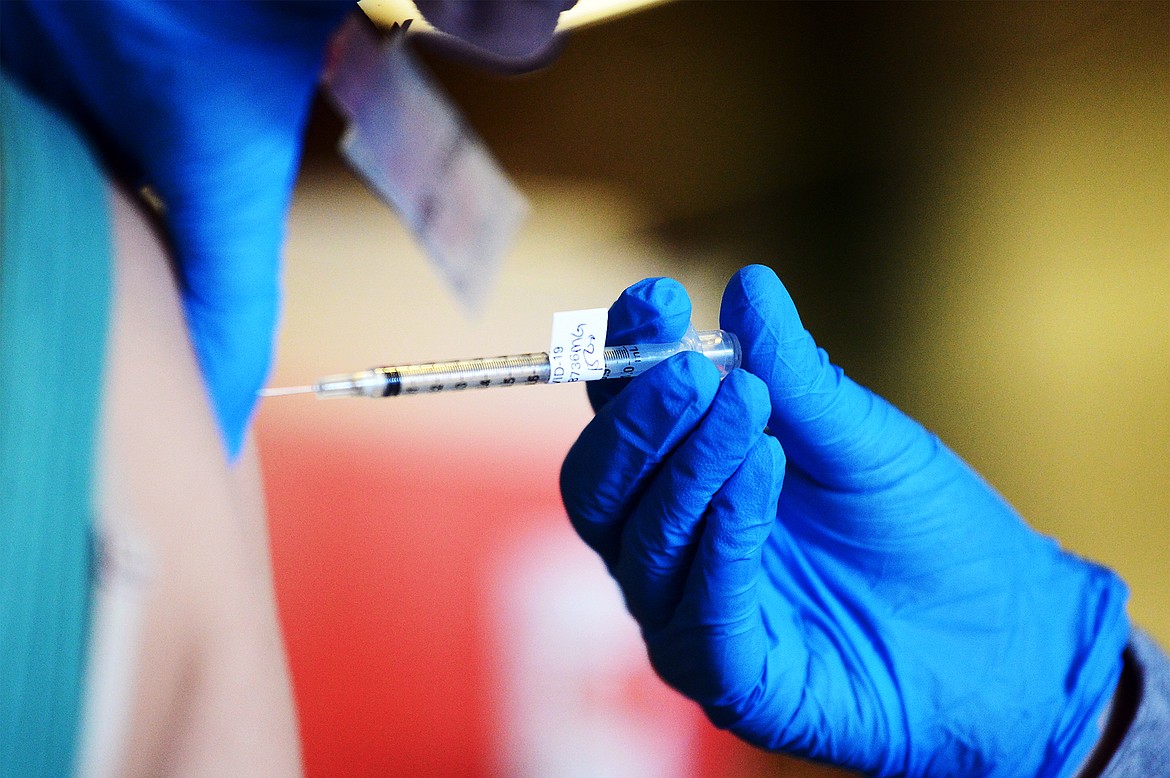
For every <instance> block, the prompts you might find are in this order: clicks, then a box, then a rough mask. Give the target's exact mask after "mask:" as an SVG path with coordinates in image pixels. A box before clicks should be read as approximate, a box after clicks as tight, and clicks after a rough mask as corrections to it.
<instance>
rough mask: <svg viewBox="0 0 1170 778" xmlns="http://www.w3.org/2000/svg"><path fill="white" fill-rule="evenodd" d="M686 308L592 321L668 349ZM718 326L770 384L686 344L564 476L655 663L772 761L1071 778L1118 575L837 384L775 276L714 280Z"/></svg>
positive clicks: (1116, 643) (1106, 652) (1108, 656)
mask: <svg viewBox="0 0 1170 778" xmlns="http://www.w3.org/2000/svg"><path fill="white" fill-rule="evenodd" d="M687 318H689V303H687V302H686V299H685V293H683V292H682V290H681V287H679V286H678V285H677V284H674V283H673V282H668V281H657V282H648V283H647V282H644V283H642V284H639V285H636V286H635V287H632V288H631V289H630V290H629V291H627V292H626V293H625V294H624V295H623V296H622V297H621V298H620V299H619V300H618V301H617V303H616V304H615V305H614V307H613V308H612V309H611V313H610V322H611V323H610V333H611V335H612V337H613V340H614V342H616V341H638V340H653V339H655V338H656V337H658V336H663V337H662V339H663V340H666V339H669V337H672V336H676V335H677V334H678V333H679V332H681V327H682V326H683V323H684V322H685V320H686V319H687ZM721 320H722V326H723V328H724V329H727V330H730V331H732V332H735V333H737V334H738V335H739V337H740V341H741V343H742V345H743V348H744V367H745V368H746V369H747V370H748V371H750V372H751V373H753V374H754V375H755V376H759V379H762V381H763V384H764V385H766V393H764V394H765V396H761V392H760V391H758V390H759V389H761V388H762V387H761V386H760V382H759V379H757V378H755V377H754V376H753V377H749V376H745V375H744V374H743V373H742V372H738V371H737V372H736V373H733V374H732V376H730V377H729V378H728V379H727V380H726V381H724V384H723V385H722V386H718V385H717V382H716V378H715V375H714V372H715V371H714V369H713V368H709V367H707V366H704V365H703V364H702V361H703V360H702V358H701V357H696V356H694V355H685V356H680V357H675V358H673V359H672V360H670V361H668V362H666V363H664V364H663V365H660V366H658V367H655V368H654V369H653V370H650V371H648V372H647V373H646V374H644V375H643V376H640V377H639V378H636V379H633V380H632V381H630V382H629V384H628V385H627V386H626V387H625V388H624V389H622V390H621V391H620V393H619V394H617V395H616V396H614V397H612V399H610V398H607V397H606V396H605V395H606V394H610V395H612V393H613V390H612V389H611V388H608V387H607V388H604V389H593V388H592V387H591V388H590V395H591V398H592V399H593V400H594V402H595V407H598V413H597V416H596V417H595V418H594V419H593V421H592V422H591V423H590V424H589V425H588V427H587V428H586V429H585V431H584V432H583V433H582V434H581V437H580V439H579V440H578V441H577V443H576V444H575V445H574V446H573V448H572V450H571V451H570V452H569V455H568V457H567V459H566V461H565V465H564V469H563V471H562V476H561V489H562V493H563V496H564V501H565V506H566V508H567V509H568V513H569V516H570V517H571V519H572V521H573V524H574V526H575V527H576V529H577V531H578V532H579V533H580V534H581V536H582V537H583V538H584V539H585V541H586V542H587V543H589V544H590V545H591V546H592V547H593V548H594V549H596V550H597V551H598V552H599V553H600V555H601V557H602V559H603V560H604V561H605V563H606V565H607V567H608V568H609V570H610V572H611V573H612V574H613V575H614V577H615V578H616V579H617V581H618V583H619V584H620V585H621V588H622V590H623V592H624V593H625V597H626V601H627V603H628V606H629V608H630V611H631V612H632V613H633V615H634V616H635V618H636V619H637V620H638V622H639V624H640V625H641V628H642V633H643V637H644V638H645V641H646V644H647V648H648V651H649V654H650V659H651V661H652V663H653V665H654V667H655V668H656V669H657V671H658V673H659V674H660V675H661V676H662V678H663V679H664V680H666V682H667V683H669V684H671V685H672V686H674V687H675V688H676V689H678V690H679V691H681V692H682V693H683V694H685V695H687V696H689V697H691V698H693V699H695V700H696V701H698V702H699V703H700V704H701V705H702V706H703V708H704V710H705V711H706V712H707V715H708V716H709V717H710V718H711V720H712V721H713V722H714V723H715V724H716V725H718V726H720V727H724V728H727V729H730V730H731V731H732V732H734V733H736V734H737V735H739V736H740V737H742V738H743V739H745V740H747V741H749V742H751V743H754V744H757V745H759V746H763V747H765V748H769V749H778V750H783V751H787V752H790V753H794V754H798V755H802V756H805V757H809V758H813V759H817V760H822V761H827V762H831V763H834V764H838V765H842V766H847V767H851V768H854V769H860V770H863V771H866V772H868V773H871V774H875V775H917V776H925V775H931V776H1068V775H1071V774H1072V773H1073V772H1074V771H1075V770H1076V769H1077V767H1078V765H1079V764H1080V763H1081V762H1082V760H1083V759H1084V758H1085V757H1086V755H1087V754H1088V752H1089V751H1090V749H1091V748H1092V746H1093V744H1094V743H1095V741H1096V739H1097V737H1098V734H1099V730H1098V718H1099V716H1100V714H1101V712H1102V711H1103V710H1104V708H1105V706H1106V705H1107V703H1108V701H1109V699H1110V696H1111V694H1112V692H1113V690H1114V688H1115V687H1116V683H1117V679H1118V676H1119V674H1120V670H1121V663H1122V660H1121V653H1122V649H1123V647H1124V645H1125V643H1126V640H1127V637H1128V634H1129V627H1128V622H1127V619H1126V616H1125V610H1124V606H1125V599H1126V588H1125V586H1124V584H1123V583H1122V582H1121V581H1120V580H1119V579H1118V578H1117V577H1116V576H1115V575H1113V574H1112V573H1111V572H1109V571H1108V570H1105V569H1103V568H1101V567H1098V566H1096V565H1093V564H1090V563H1088V562H1085V561H1083V560H1080V559H1077V558H1076V557H1073V556H1071V555H1069V554H1067V553H1064V552H1062V551H1061V550H1060V548H1059V547H1058V546H1057V545H1056V543H1055V542H1053V541H1052V540H1050V539H1048V538H1045V537H1043V536H1041V535H1039V534H1037V533H1036V532H1034V531H1032V530H1031V529H1029V528H1028V527H1027V526H1026V525H1025V524H1024V523H1023V522H1022V521H1021V520H1020V518H1019V517H1018V516H1017V515H1016V514H1015V512H1014V511H1013V510H1012V508H1011V507H1010V506H1009V505H1007V504H1006V503H1005V502H1004V501H1003V499H1002V498H1001V497H1000V496H999V495H997V494H996V493H995V492H994V491H993V490H992V489H991V488H990V487H989V486H988V485H987V484H986V483H984V482H983V481H982V480H981V479H980V478H979V476H978V475H977V474H976V473H974V472H973V471H972V470H971V469H970V468H969V467H968V466H967V465H966V464H964V463H963V462H962V461H961V460H960V459H959V458H958V457H957V456H956V455H955V454H953V453H952V452H951V451H949V450H948V449H947V448H946V447H944V446H943V445H942V444H941V443H940V442H939V441H938V439H937V438H936V437H935V436H933V435H932V434H930V433H929V432H927V431H926V430H924V429H923V428H922V427H921V426H919V425H918V424H917V423H915V422H914V421H912V420H911V419H909V418H908V417H906V416H905V415H903V414H902V413H900V412H899V411H898V410H897V409H895V408H894V407H892V406H891V405H890V404H889V403H887V402H886V401H884V400H882V399H881V398H879V397H877V396H875V395H873V394H872V393H871V392H869V391H868V390H866V389H864V388H862V387H861V386H858V385H857V384H855V383H854V382H852V381H851V380H849V379H848V378H846V377H845V376H844V375H843V374H842V373H841V371H840V370H839V369H837V368H836V367H834V366H833V365H832V364H831V363H830V362H829V360H828V357H827V356H826V355H825V353H824V352H823V351H820V350H818V349H817V347H816V345H815V343H814V342H813V340H812V338H811V336H810V335H809V334H808V333H807V332H805V331H804V329H803V326H802V325H801V322H800V319H799V317H798V315H797V312H796V309H795V307H794V306H793V304H792V301H791V299H790V298H789V296H788V293H787V291H786V290H785V289H784V287H783V286H782V285H781V283H780V281H779V280H778V279H777V278H776V276H775V275H774V274H773V273H772V272H771V271H770V270H768V269H766V268H763V267H748V268H746V269H744V270H742V271H740V272H739V273H738V274H737V275H736V276H735V277H734V278H733V279H732V280H731V282H730V284H729V285H728V287H727V290H726V292H725V294H724V297H723V310H722V314H721ZM607 400H608V401H607ZM602 403H603V404H602ZM761 406H763V407H762V408H761ZM765 422H766V423H767V426H768V431H769V434H765V435H763V436H761V434H760V429H761V428H762V427H763V425H764V424H765ZM773 436H774V437H773ZM781 446H782V447H783V451H784V453H785V454H786V455H787V464H785V460H784V456H783V455H782V454H781V453H780V447H781ZM781 481H783V488H781Z"/></svg>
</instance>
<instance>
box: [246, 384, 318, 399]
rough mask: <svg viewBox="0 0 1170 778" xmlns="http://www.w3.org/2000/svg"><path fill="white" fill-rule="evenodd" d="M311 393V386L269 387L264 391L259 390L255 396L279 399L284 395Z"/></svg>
mask: <svg viewBox="0 0 1170 778" xmlns="http://www.w3.org/2000/svg"><path fill="white" fill-rule="evenodd" d="M312 391H313V387H312V386H270V387H268V388H266V389H261V390H260V391H259V392H257V393H256V394H258V395H260V396H261V397H280V396H281V395H285V394H308V393H309V392H312Z"/></svg>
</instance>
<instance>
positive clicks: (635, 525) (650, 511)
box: [615, 370, 770, 630]
mask: <svg viewBox="0 0 1170 778" xmlns="http://www.w3.org/2000/svg"><path fill="white" fill-rule="evenodd" d="M769 410H770V406H769V404H768V394H767V389H766V388H765V387H764V385H763V382H761V381H760V380H759V379H758V378H756V377H755V376H753V375H751V374H749V373H747V372H745V371H743V370H736V371H733V372H732V373H731V374H729V375H728V377H727V378H726V379H725V380H724V381H723V382H722V383H721V384H720V386H719V391H718V392H717V393H716V395H715V399H714V401H713V402H712V403H711V408H710V410H709V411H707V415H706V417H704V418H703V420H702V421H701V422H700V423H699V426H698V427H697V428H696V429H695V431H694V432H692V433H691V434H690V436H688V437H687V439H686V440H685V441H684V442H683V443H682V444H681V445H680V446H679V447H678V450H677V451H676V452H675V453H674V454H673V455H672V456H671V457H670V458H669V459H668V460H666V462H665V463H664V464H663V466H662V468H661V470H660V471H659V473H658V475H657V476H655V478H654V481H653V483H652V484H651V485H650V487H649V489H647V491H646V493H645V494H644V495H643V497H642V499H641V500H640V501H639V502H638V504H637V507H635V508H634V510H633V513H632V515H631V517H630V520H629V521H628V522H627V523H626V526H625V529H624V531H623V533H622V539H621V552H620V554H619V555H618V563H617V568H616V570H615V575H616V577H617V579H618V581H619V582H620V583H621V585H622V590H623V592H624V593H625V596H626V604H627V606H628V607H629V609H630V612H631V613H632V614H633V616H634V618H635V619H636V620H637V621H638V623H639V624H641V625H642V628H643V629H648V630H654V629H658V628H659V627H661V626H663V625H664V624H665V623H666V622H667V621H669V620H670V617H671V615H672V614H673V613H674V609H675V606H676V605H677V604H678V600H679V597H680V596H681V595H682V590H683V585H684V583H685V582H686V577H687V573H688V571H689V570H690V564H691V559H692V558H693V556H694V548H695V543H696V541H697V539H698V537H699V535H700V533H701V532H702V529H703V522H702V520H703V517H704V514H705V513H706V511H707V509H708V507H709V505H710V503H711V500H712V499H713V498H714V496H715V494H716V493H717V492H718V491H719V490H720V489H721V488H722V487H723V485H724V483H725V482H726V481H727V480H728V479H729V478H731V476H732V474H733V473H735V471H736V470H737V469H738V468H739V467H740V464H741V463H742V462H743V461H744V458H745V457H746V456H747V455H748V452H749V450H751V449H752V447H753V445H755V444H756V442H757V441H758V440H759V439H760V437H761V436H763V435H764V432H763V429H764V425H765V424H766V423H767V420H768V413H769Z"/></svg>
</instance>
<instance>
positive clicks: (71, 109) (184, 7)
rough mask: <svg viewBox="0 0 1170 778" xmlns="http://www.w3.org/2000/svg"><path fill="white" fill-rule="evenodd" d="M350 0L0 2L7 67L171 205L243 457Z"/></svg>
mask: <svg viewBox="0 0 1170 778" xmlns="http://www.w3.org/2000/svg"><path fill="white" fill-rule="evenodd" d="M353 7H354V6H353V3H352V1H348V0H347V1H345V2H338V1H337V0H326V1H324V2H322V1H321V0H316V1H314V2H264V1H263V0H251V1H249V2H239V3H227V2H189V1H188V0H112V1H111V2H53V1H52V0H49V1H48V2H4V3H3V4H2V7H0V13H2V14H3V23H2V24H0V52H2V55H0V56H2V62H3V65H4V67H5V68H6V69H8V70H9V71H10V72H12V73H15V74H16V75H17V76H18V77H20V78H21V79H23V80H24V81H25V82H26V83H28V84H29V85H30V86H31V87H32V88H33V89H35V90H36V91H38V92H40V93H41V94H42V95H44V96H45V97H46V98H48V99H49V100H51V101H52V102H54V103H55V104H56V105H57V106H58V107H59V108H61V109H62V110H64V111H65V112H66V113H67V114H69V115H70V116H72V117H73V118H74V119H75V120H77V121H78V122H80V123H81V125H82V126H83V127H84V128H85V129H86V131H87V132H89V133H90V135H91V137H93V138H94V139H95V141H96V142H97V145H98V147H99V149H100V150H101V151H102V152H103V153H104V154H105V155H106V157H107V159H108V161H110V163H111V164H112V165H113V166H114V167H115V168H117V170H118V173H120V174H121V176H122V177H123V178H124V179H125V180H127V181H128V182H129V183H130V184H131V185H138V184H148V185H150V186H151V187H152V188H153V189H154V190H155V191H156V192H157V194H158V195H159V196H160V198H161V199H162V200H163V202H164V203H165V205H166V213H165V223H166V229H167V232H168V238H169V240H170V242H171V244H172V245H173V248H174V252H175V256H176V259H177V261H178V265H179V273H180V282H181V291H182V296H183V303H184V307H185V311H186V316H187V323H188V327H189V329H190V332H191V339H192V341H193V344H194V348H195V352H196V355H197V357H198V360H199V365H200V367H201V368H202V371H203V375H204V377H205V379H206V381H207V384H208V387H209V391H210V395H211V399H212V403H213V405H214V408H215V412H216V414H217V416H218V419H219V423H220V427H221V430H222V432H223V436H224V440H225V442H226V445H227V448H228V450H229V452H230V453H231V454H233V455H234V454H235V453H236V452H238V451H239V448H240V445H241V441H242V437H243V433H244V429H245V427H246V426H247V423H248V419H249V417H250V416H251V413H252V409H253V407H254V405H255V401H256V390H257V389H259V388H260V386H261V383H262V382H263V380H264V379H265V377H266V375H267V373H268V369H269V365H270V362H271V355H272V340H273V329H274V326H275V322H276V315H277V307H278V300H277V298H278V290H277V283H278V279H277V276H278V264H279V261H278V258H279V253H280V247H281V243H282V241H283V235H284V220H285V213H286V211H287V209H288V205H289V199H290V194H291V190H292V184H293V180H294V176H295V173H296V168H297V164H298V160H299V156H300V148H301V133H302V129H303V125H304V122H305V119H306V116H307V113H308V108H309V103H310V99H311V97H312V94H313V91H314V89H315V88H316V84H317V79H318V75H319V72H320V69H321V63H322V57H323V53H324V49H325V44H326V42H327V40H328V37H329V35H330V33H331V32H332V31H333V29H334V28H335V27H336V26H337V24H338V23H339V22H340V20H341V18H342V16H343V15H344V14H345V13H346V12H347V11H349V10H350V9H351V8H353Z"/></svg>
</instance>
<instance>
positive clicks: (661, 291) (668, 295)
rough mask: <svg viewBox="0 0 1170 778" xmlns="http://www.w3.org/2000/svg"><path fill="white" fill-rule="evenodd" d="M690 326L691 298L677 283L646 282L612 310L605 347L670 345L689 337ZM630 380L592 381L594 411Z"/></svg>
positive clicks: (624, 294)
mask: <svg viewBox="0 0 1170 778" xmlns="http://www.w3.org/2000/svg"><path fill="white" fill-rule="evenodd" d="M690 322H691V298H690V296H689V295H687V290H686V289H685V288H683V285H682V284H680V283H679V282H678V281H675V280H674V279H671V278H647V279H645V280H643V281H639V282H638V283H636V284H634V285H633V286H631V287H629V288H628V289H626V290H625V291H624V292H622V293H621V295H620V296H619V297H618V299H617V301H615V302H614V304H613V305H611V306H610V308H609V321H608V325H607V329H606V337H605V345H607V346H629V345H631V344H634V343H669V342H671V341H675V340H678V339H679V338H681V337H682V336H683V334H684V333H686V330H687V327H688V326H689V325H690ZM627 384H629V380H627V379H622V378H616V379H610V380H608V381H592V382H590V383H589V384H588V385H587V387H586V389H587V391H588V393H589V402H590V403H591V404H592V405H593V410H594V411H598V410H600V409H601V406H603V405H605V404H606V403H607V402H609V400H610V399H611V398H612V397H613V396H614V395H616V394H617V393H618V392H620V391H621V390H622V389H623V388H624V387H625V386H626V385H627Z"/></svg>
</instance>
